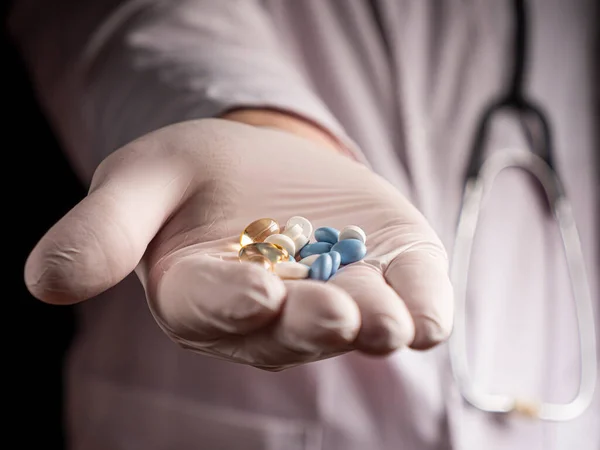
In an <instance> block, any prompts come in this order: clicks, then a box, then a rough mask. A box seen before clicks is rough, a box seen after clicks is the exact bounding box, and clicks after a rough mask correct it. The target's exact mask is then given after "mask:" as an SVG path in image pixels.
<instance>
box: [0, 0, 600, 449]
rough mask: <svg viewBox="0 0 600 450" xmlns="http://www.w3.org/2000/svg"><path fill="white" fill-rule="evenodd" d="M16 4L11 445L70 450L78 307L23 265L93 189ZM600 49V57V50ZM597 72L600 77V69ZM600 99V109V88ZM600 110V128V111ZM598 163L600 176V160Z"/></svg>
mask: <svg viewBox="0 0 600 450" xmlns="http://www.w3.org/2000/svg"><path fill="white" fill-rule="evenodd" d="M10 3H11V2H0V13H1V14H2V36H1V39H2V40H1V42H0V48H1V51H2V53H1V55H2V70H1V73H2V75H1V76H2V81H3V83H2V85H3V86H4V92H3V95H2V96H1V97H0V98H1V99H2V101H1V102H0V105H1V108H2V109H3V112H2V117H3V118H4V120H3V127H2V134H3V138H4V141H3V142H4V145H3V147H4V149H3V150H4V152H3V153H2V155H3V161H4V164H3V169H4V170H3V173H4V179H3V185H4V186H5V188H4V192H6V193H7V194H6V195H5V196H4V198H5V201H6V204H7V209H8V210H5V211H4V214H3V217H4V218H5V225H6V226H7V229H8V230H9V231H8V232H7V233H6V234H5V242H4V246H3V247H4V248H5V258H6V260H7V263H6V265H7V266H8V267H9V270H8V276H5V277H4V282H5V286H6V287H5V290H4V298H3V300H4V301H5V302H6V304H7V305H8V308H5V309H4V311H8V314H5V316H4V317H3V319H4V324H5V325H4V327H3V328H4V331H5V335H6V337H7V341H6V346H5V348H8V349H9V350H8V353H9V355H10V358H9V363H8V364H5V365H4V370H5V371H7V372H8V373H5V374H4V375H8V377H4V379H5V380H7V381H6V382H5V384H4V389H5V392H6V394H5V398H6V399H8V405H7V406H8V407H7V408H6V410H7V411H6V413H7V414H8V415H9V417H10V420H9V423H8V426H5V428H6V429H8V431H9V433H8V434H9V436H5V442H10V441H12V442H14V441H15V440H17V442H19V445H18V447H19V448H27V447H30V446H31V447H34V448H39V447H41V446H40V443H41V444H42V445H43V448H45V449H62V448H64V435H63V424H62V395H63V389H62V365H63V359H64V357H65V352H66V350H67V348H68V345H69V343H70V341H71V339H72V337H73V333H74V331H75V320H74V314H73V308H72V307H59V306H51V305H46V304H43V303H41V302H40V301H38V300H36V299H34V298H33V297H32V296H31V295H30V294H29V293H28V291H27V289H26V287H25V284H24V282H23V267H24V264H25V260H26V258H27V255H28V253H29V251H30V250H31V249H32V248H33V246H34V245H35V244H36V242H37V240H38V239H39V238H41V237H42V235H43V234H44V233H45V232H46V231H47V230H48V228H50V227H51V226H52V225H53V224H54V223H55V222H56V221H57V220H58V219H59V218H60V217H62V216H63V215H64V214H65V213H66V212H67V211H68V210H69V209H70V208H71V207H73V206H74V205H75V203H76V202H77V201H79V200H80V199H81V198H82V197H83V196H84V195H85V189H84V187H83V186H82V185H81V184H80V183H79V181H78V180H77V178H76V177H75V175H74V173H73V172H72V170H71V168H70V166H69V164H68V162H67V160H66V158H65V156H64V155H63V153H62V151H61V148H60V145H59V144H58V142H57V140H56V138H55V136H54V135H53V133H52V131H51V129H50V127H49V124H48V123H47V121H46V119H45V118H44V116H43V113H42V112H41V111H40V108H39V105H38V103H37V100H36V97H35V93H34V91H33V89H32V86H31V83H30V79H29V76H28V74H27V71H26V68H25V66H24V65H23V63H22V61H21V59H20V57H19V54H18V52H17V50H16V48H14V46H13V45H12V43H11V42H10V39H9V38H8V36H7V34H6V27H5V20H6V15H7V12H8V10H9V8H10ZM598 33H599V34H600V29H599V30H598ZM597 42H599V43H600V38H599V39H598V41H597ZM597 48H598V49H599V52H600V44H599V45H598V47H597ZM597 67H598V66H597ZM596 74H598V75H600V67H598V69H597V70H596ZM598 79H600V78H598ZM596 96H597V99H598V102H597V104H600V83H599V84H598V89H597V90H596ZM597 112H598V120H599V123H600V109H599V110H597ZM597 132H598V133H600V126H599V128H598V130H597ZM599 140H600V138H599ZM599 153H600V152H599ZM596 162H597V163H599V164H598V165H597V167H598V168H599V170H600V156H598V157H597V159H596ZM599 209H600V208H599ZM10 435H13V436H12V437H14V439H12V438H11V436H10Z"/></svg>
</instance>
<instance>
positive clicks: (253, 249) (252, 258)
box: [238, 242, 290, 265]
mask: <svg viewBox="0 0 600 450" xmlns="http://www.w3.org/2000/svg"><path fill="white" fill-rule="evenodd" d="M238 256H239V258H240V261H242V262H257V261H259V260H260V258H264V259H266V260H267V261H268V262H269V263H270V264H272V265H273V264H277V263H280V262H282V261H288V260H289V258H290V255H289V253H288V252H287V251H286V250H284V249H283V247H280V246H279V245H276V244H270V243H268V242H254V243H252V244H248V245H246V246H244V247H242V249H241V250H240V252H239V254H238Z"/></svg>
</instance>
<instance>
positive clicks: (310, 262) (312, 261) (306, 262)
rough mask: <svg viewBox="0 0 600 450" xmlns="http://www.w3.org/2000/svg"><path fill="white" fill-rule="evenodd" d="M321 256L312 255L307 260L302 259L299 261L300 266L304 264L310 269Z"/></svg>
mask: <svg viewBox="0 0 600 450" xmlns="http://www.w3.org/2000/svg"><path fill="white" fill-rule="evenodd" d="M319 256H321V255H320V254H314V255H310V256H307V257H306V258H302V259H301V260H300V261H298V262H299V263H300V264H304V265H306V266H308V267H310V266H311V265H312V263H314V262H315V261H316V260H317V258H318V257H319Z"/></svg>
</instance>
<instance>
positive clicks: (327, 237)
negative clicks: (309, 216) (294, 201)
mask: <svg viewBox="0 0 600 450" xmlns="http://www.w3.org/2000/svg"><path fill="white" fill-rule="evenodd" d="M339 236H340V232H339V230H336V229H335V228H332V227H321V228H317V229H316V230H315V240H316V241H317V242H329V243H330V244H335V243H336V242H337V241H338V238H339Z"/></svg>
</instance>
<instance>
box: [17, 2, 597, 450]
mask: <svg viewBox="0 0 600 450" xmlns="http://www.w3.org/2000/svg"><path fill="white" fill-rule="evenodd" d="M29 3H31V2H27V1H25V2H20V3H18V7H17V8H16V10H15V14H14V16H13V20H12V26H13V34H14V35H15V36H16V38H17V40H18V42H19V43H20V45H21V48H22V50H23V54H24V55H25V57H26V59H27V61H28V63H29V66H30V68H31V70H32V73H33V74H34V78H35V81H36V83H37V86H38V89H39V92H40V98H41V101H42V102H43V105H44V107H45V108H46V110H47V112H48V115H49V117H50V118H51V120H52V122H53V124H54V126H55V128H56V130H57V132H58V133H59V136H60V138H61V139H62V142H63V143H64V147H65V150H66V151H67V152H68V154H69V156H70V158H71V161H72V162H73V164H74V165H75V167H76V168H77V170H78V171H79V173H80V174H81V176H82V177H83V178H84V179H89V177H90V176H91V174H92V173H93V170H94V168H95V166H96V165H97V164H98V162H99V161H101V160H102V158H103V157H104V156H106V155H107V154H108V153H109V152H111V151H112V150H114V149H115V148H117V147H118V146H120V145H123V144H125V143H126V142H128V141H129V140H131V139H133V138H135V137H137V136H139V135H140V134H143V133H145V132H147V131H150V130H152V129H154V128H156V127H158V126H162V125H165V124H168V123H172V122H176V121H180V120H184V119H188V118H197V117H209V116H213V115H215V114H218V113H220V112H222V111H224V110H226V109H228V108H230V107H232V106H244V105H246V106H269V107H275V108H281V109H287V110H291V111H294V112H295V113H297V114H300V115H302V116H305V117H307V118H309V119H311V120H314V121H316V122H318V123H320V124H321V125H322V126H324V127H326V128H327V129H329V130H330V131H331V132H333V133H335V134H337V135H338V136H340V137H341V138H342V139H344V140H345V141H346V142H350V143H351V144H352V145H356V146H357V147H358V148H359V149H360V150H361V151H362V152H363V154H364V155H365V156H366V158H367V159H368V161H369V164H370V165H371V166H372V168H373V170H375V171H376V172H378V173H379V174H381V175H383V176H384V177H385V178H387V179H388V180H389V181H390V182H392V183H393V184H394V185H396V186H397V187H398V189H400V190H401V191H402V192H403V193H405V194H406V195H407V196H408V197H409V198H411V199H412V201H413V202H414V203H415V204H416V205H417V207H418V208H419V209H420V210H421V211H422V212H423V213H424V214H425V215H426V216H427V218H428V219H429V220H430V222H431V224H432V225H433V226H434V228H435V229H436V231H437V232H438V233H439V235H440V236H441V237H442V240H443V241H444V243H445V244H446V245H447V246H448V248H449V249H451V247H452V242H453V233H454V226H455V223H456V217H457V213H458V208H459V200H460V195H461V189H462V183H463V179H462V173H463V171H464V168H465V165H466V163H467V160H468V156H469V155H468V150H469V148H470V144H471V139H472V138H473V133H474V127H475V125H476V122H477V121H478V119H479V116H480V113H481V111H482V108H483V107H484V106H485V105H486V104H487V102H488V101H490V100H491V99H492V98H493V97H494V96H496V95H498V94H499V93H500V91H501V90H502V88H503V87H504V86H505V85H506V82H507V77H508V73H509V71H510V68H511V64H512V60H511V57H512V53H511V50H510V49H511V47H510V45H511V39H512V34H511V23H512V22H511V21H512V19H513V16H512V9H511V7H510V3H511V2H509V1H507V0H503V1H495V2H491V1H481V0H469V1H459V0H447V1H444V2H439V1H436V0H423V1H412V0H398V1H394V0H379V1H375V3H376V4H378V5H379V9H380V11H381V15H380V16H381V18H382V23H381V26H382V29H383V30H384V35H385V41H387V43H388V44H389V48H387V49H386V45H385V43H384V41H383V40H382V35H381V33H380V31H379V28H378V27H377V25H376V21H375V20H374V16H373V14H372V12H373V11H372V9H371V7H370V6H369V5H370V3H371V2H368V1H363V0H347V1H343V2H342V1H333V0H302V1H291V0H290V1H284V0H264V1H258V0H238V1H227V2H225V1H220V2H219V1H216V0H215V1H210V0H196V1H193V0H183V1H178V2H173V1H159V0H146V1H139V0H138V1H120V0H108V1H107V0H104V1H98V2H81V1H79V2H77V1H75V0H61V1H60V2H51V3H42V4H39V5H37V6H36V7H35V8H31V7H30V5H28V4H29ZM531 3H532V6H533V8H532V15H533V17H532V25H531V28H532V31H531V57H530V71H531V72H530V77H529V82H528V92H529V94H530V95H531V96H532V97H533V98H534V99H535V100H536V101H538V102H539V103H540V104H541V105H542V106H543V107H544V108H545V109H546V111H547V112H548V114H549V117H550V120H551V123H552V129H553V132H554V138H555V148H556V152H557V167H558V171H559V172H560V175H561V176H562V178H563V181H564V183H565V185H566V190H567V193H568V194H569V196H570V198H571V200H572V202H573V208H574V214H575V217H576V220H577V222H578V225H579V228H580V234H581V239H582V242H583V250H584V254H585V259H586V263H587V270H588V276H589V278H590V281H591V289H592V298H593V300H594V307H595V308H596V309H595V314H596V318H597V317H598V307H599V301H598V299H599V289H598V281H599V278H600V277H599V273H600V270H599V269H600V267H599V263H598V248H599V242H598V237H599V235H598V230H599V229H600V224H599V223H598V219H597V218H598V215H597V212H598V200H599V195H600V192H599V191H600V189H599V174H598V172H597V171H595V170H594V167H595V164H597V159H596V160H594V156H596V157H597V155H598V148H599V147H598V146H599V144H600V140H599V139H600V136H599V134H598V131H597V130H598V127H600V123H599V122H598V115H597V114H598V109H596V110H594V107H597V106H598V105H597V103H598V102H596V105H595V106H594V101H593V100H594V97H593V95H594V89H595V90H596V91H595V92H596V93H597V92H598V72H596V75H595V78H594V77H593V74H594V71H593V70H594V69H593V59H592V56H593V55H594V51H597V49H598V47H595V48H594V41H593V33H594V30H595V29H596V28H598V22H597V21H596V22H594V20H596V15H595V14H594V12H597V6H596V2H594V1H593V0H577V1H570V0H552V1H546V0H535V1H532V2H531ZM596 56H597V55H596ZM596 99H597V97H596ZM594 114H596V115H594ZM506 146H515V147H518V148H525V147H524V146H525V143H524V141H523V138H522V136H521V134H520V129H519V128H518V126H517V125H516V123H515V121H514V118H511V117H503V118H500V119H499V120H498V121H497V122H496V124H495V126H494V129H493V134H492V137H491V139H490V141H489V146H488V151H489V152H494V151H498V150H501V149H502V148H504V147H506ZM476 246H477V247H476V250H475V254H474V260H473V261H472V266H471V267H472V276H471V283H470V287H469V301H470V305H471V306H470V310H469V314H470V315H469V336H470V337H469V343H470V348H469V358H470V362H471V365H472V369H473V373H474V375H475V377H476V378H477V380H478V382H480V383H482V385H483V386H484V387H485V388H486V389H488V390H491V391H497V392H503V393H504V392H506V393H509V394H515V395H524V396H526V397H530V396H532V395H534V396H535V395H541V396H542V397H543V398H545V399H547V400H552V401H567V400H569V399H570V398H571V397H572V396H573V395H574V393H575V390H576V388H577V384H578V375H579V372H578V366H579V363H578V358H579V353H578V351H579V350H578V349H579V346H578V342H577V327H576V322H575V315H574V308H573V303H572V300H571V296H570V292H569V284H568V277H567V274H566V270H565V266H564V259H563V256H562V253H561V247H560V240H559V238H558V235H557V232H556V228H555V227H554V225H553V224H552V222H551V221H549V220H548V217H547V216H546V215H545V214H544V206H543V203H542V200H541V196H540V192H539V190H538V189H536V187H535V185H534V183H533V182H532V181H531V180H530V179H529V178H527V177H526V176H524V175H523V174H521V173H519V172H516V171H513V172H508V173H506V174H504V175H502V176H501V177H500V179H499V180H498V182H497V185H496V187H495V189H494V191H493V192H492V196H491V198H490V200H489V203H488V205H487V207H486V208H485V210H484V212H483V217H482V223H481V229H480V233H479V234H478V236H477V239H476ZM597 322H598V320H597ZM598 347H599V348H600V346H598ZM67 387H68V397H67V405H68V408H67V411H68V414H67V424H68V436H69V441H70V443H71V448H72V449H73V450H112V449H127V450H129V449H137V448H140V449H142V448H143V449H144V450H163V449H178V450H185V449H210V450H216V449H226V450H229V449H256V450H267V449H268V450H280V449H281V450H295V449H303V450H316V449H323V450H366V449H369V450H388V449H390V450H392V449H394V450H395V449H419V450H421V449H431V450H433V449H435V450H439V449H449V448H453V449H457V450H481V449H486V450H487V449H489V450H500V449H511V450H597V449H598V448H600V426H599V424H600V395H599V393H598V392H597V394H596V397H595V401H594V403H593V405H592V406H591V407H590V408H589V409H588V410H587V411H586V413H585V414H583V415H582V416H581V417H579V418H577V419H575V420H573V421H571V422H568V423H558V424H557V423H543V422H539V421H532V420H528V419H526V418H523V417H509V418H505V419H499V418H497V417H492V416H490V415H489V414H486V413H484V412H481V411H479V410H477V409H474V408H472V407H470V406H468V405H466V404H465V403H464V402H463V401H462V399H461V397H460V395H459V393H458V392H457V389H456V386H455V384H454V381H453V378H452V375H451V372H450V366H449V360H448V348H447V346H446V345H442V346H440V347H438V348H436V349H433V350H431V351H427V352H415V351H408V350H407V351H402V352H399V353H397V354H394V355H393V356H391V357H388V358H385V359H372V358H367V357H364V356H361V355H358V354H349V355H346V356H342V357H338V358H334V359H331V360H327V361H323V362H319V363H314V364H309V365H307V366H304V367H299V368H296V369H291V370H288V371H284V372H282V373H266V372H262V371H259V370H257V369H254V368H251V367H244V366H240V365H235V364H230V363H227V362H222V361H217V360H213V359H210V358H207V357H204V356H198V355H195V354H192V353H190V352H187V351H184V350H182V349H180V348H178V347H177V346H176V345H175V344H173V343H172V342H171V341H169V340H168V339H167V337H166V336H165V335H164V334H163V333H162V332H161V331H160V330H159V328H158V326H157V325H156V324H155V322H154V321H153V319H152V317H151V315H150V313H149V311H148V308H147V305H146V303H145V300H144V296H143V292H142V289H141V287H140V285H139V283H138V282H137V280H136V279H135V278H134V277H130V278H129V279H127V280H126V281H125V282H123V283H122V284H121V285H119V286H117V287H116V288H114V289H112V290H111V291H109V292H107V293H105V294H103V295H101V296H100V297H98V298H96V299H93V300H91V301H88V302H86V303H85V304H83V305H82V307H81V308H80V325H79V333H78V335H77V337H76V339H75V342H74V344H73V346H72V349H71V351H70V353H69V358H68V380H67Z"/></svg>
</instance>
